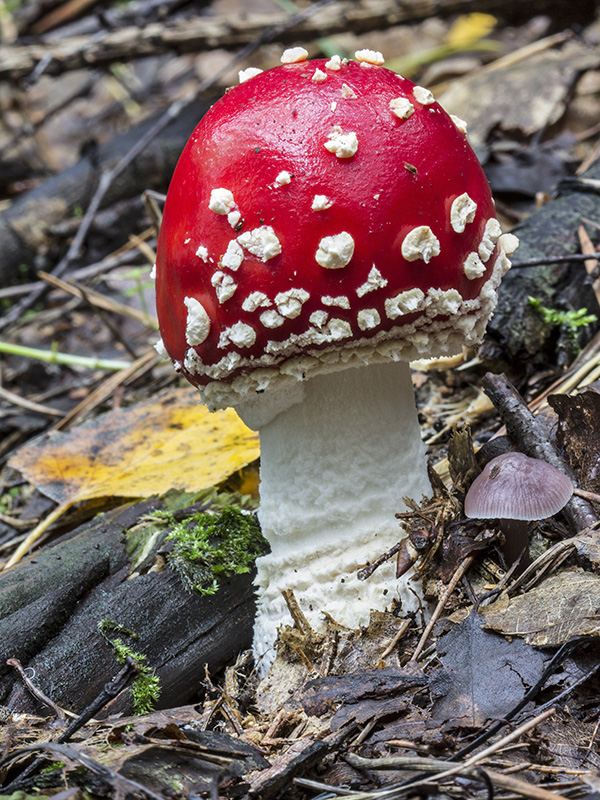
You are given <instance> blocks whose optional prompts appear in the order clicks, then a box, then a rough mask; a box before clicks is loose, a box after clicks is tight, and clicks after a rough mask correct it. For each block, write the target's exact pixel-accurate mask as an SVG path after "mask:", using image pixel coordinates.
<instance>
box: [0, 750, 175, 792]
mask: <svg viewBox="0 0 600 800" xmlns="http://www.w3.org/2000/svg"><path fill="white" fill-rule="evenodd" d="M40 752H41V753H49V754H50V755H51V756H52V757H53V758H54V760H57V761H71V762H72V763H74V764H80V765H81V766H82V767H85V769H87V770H88V771H89V772H91V773H92V774H94V775H96V776H97V777H98V778H99V779H100V780H102V781H105V782H106V783H108V784H109V785H110V786H112V787H113V789H114V795H113V796H114V797H125V795H126V794H128V793H130V794H133V795H135V796H139V795H141V796H142V797H148V798H150V800H165V798H164V795H159V794H156V792H153V791H152V789H149V788H148V787H147V786H143V785H142V784H141V783H138V782H137V781H134V780H131V779H130V778H126V777H125V776H124V775H121V774H120V773H119V772H116V771H115V770H113V769H111V768H110V767H107V766H105V765H104V764H100V762H98V761H96V760H94V759H93V758H90V756H88V755H86V754H85V753H83V752H82V751H81V750H79V749H77V748H76V747H73V746H69V745H66V744H61V743H59V742H42V743H38V744H32V745H29V746H28V747H21V748H19V749H18V750H15V751H13V752H12V753H11V754H10V755H9V756H7V757H6V758H4V759H3V760H2V761H1V762H0V767H9V766H10V765H11V764H13V763H14V762H15V761H18V760H20V759H22V758H23V756H27V755H33V754H36V753H40ZM38 763H39V760H37V761H35V762H34V764H38ZM27 777H28V776H27ZM25 785H27V782H26V778H25V777H23V775H21V776H19V777H18V778H17V779H16V780H14V781H13V782H12V783H10V784H9V785H8V786H4V787H3V789H4V791H9V792H12V791H16V790H17V789H18V788H19V787H20V786H25Z"/></svg>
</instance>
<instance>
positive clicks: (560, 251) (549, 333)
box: [486, 161, 600, 366]
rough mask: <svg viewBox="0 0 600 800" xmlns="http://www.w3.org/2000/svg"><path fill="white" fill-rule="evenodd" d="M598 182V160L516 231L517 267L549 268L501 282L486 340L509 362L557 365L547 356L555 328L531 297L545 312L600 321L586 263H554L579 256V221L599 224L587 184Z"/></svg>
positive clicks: (526, 270)
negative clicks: (584, 314) (583, 311)
mask: <svg viewBox="0 0 600 800" xmlns="http://www.w3.org/2000/svg"><path fill="white" fill-rule="evenodd" d="M599 179H600V161H596V162H595V163H594V164H593V165H592V166H591V167H590V168H589V169H588V170H587V171H586V172H585V173H583V175H581V177H580V179H579V180H575V181H574V182H569V183H566V184H565V187H564V188H563V189H561V190H560V191H559V194H558V195H557V196H556V197H555V198H554V199H553V200H551V201H550V202H548V203H547V204H546V205H545V206H542V208H540V209H539V211H536V212H535V213H534V214H532V215H531V216H530V217H529V218H528V219H527V220H525V221H524V222H522V223H520V224H519V225H517V226H516V227H515V228H514V230H513V232H514V234H515V235H516V236H518V237H519V240H520V246H519V249H518V250H517V252H516V254H515V256H514V259H513V260H514V262H515V263H518V262H521V261H530V260H533V259H539V258H548V264H545V265H542V266H538V267H523V268H519V267H514V268H513V269H511V270H510V271H509V272H508V274H507V275H505V277H504V279H503V280H502V283H501V285H500V290H499V292H498V305H497V306H496V311H495V312H494V316H493V317H492V319H491V321H490V323H489V325H488V328H487V334H486V336H487V338H488V339H489V340H490V342H491V343H492V344H496V345H497V348H498V350H499V352H500V353H501V354H502V356H503V357H504V358H506V359H508V360H509V361H512V360H515V361H517V360H518V361H521V360H522V361H529V362H531V363H538V364H544V365H546V366H547V364H548V363H552V361H553V360H556V356H555V354H552V355H551V356H550V357H549V349H550V350H552V349H553V329H552V327H551V326H549V325H548V324H547V323H546V322H544V320H543V318H542V316H541V314H539V313H538V312H537V311H536V310H535V309H534V308H533V307H532V306H531V304H530V303H529V299H528V298H529V297H535V298H537V299H539V300H541V304H542V305H543V306H546V307H547V308H559V309H562V310H571V309H579V308H587V310H588V311H589V312H590V313H593V314H596V316H598V317H599V318H600V307H599V306H598V302H597V300H596V296H595V294H594V290H593V286H592V283H591V280H590V278H589V277H588V275H587V273H586V270H585V266H584V264H583V263H581V262H579V263H570V264H569V263H568V262H567V263H565V262H561V263H559V262H554V263H552V257H553V256H561V257H562V256H567V255H572V254H573V253H579V252H580V245H579V238H578V235H577V228H578V226H579V224H580V223H581V219H582V218H587V219H596V218H597V217H598V213H599V209H600V193H599V192H598V191H597V190H596V191H590V190H589V189H590V188H591V187H590V186H589V185H586V184H585V182H584V180H594V181H597V180H599ZM592 333H593V331H592V329H591V328H590V330H589V332H588V333H587V334H586V336H587V337H588V338H589V337H590V336H591V334H592ZM554 338H555V337H554ZM586 341H587V339H586Z"/></svg>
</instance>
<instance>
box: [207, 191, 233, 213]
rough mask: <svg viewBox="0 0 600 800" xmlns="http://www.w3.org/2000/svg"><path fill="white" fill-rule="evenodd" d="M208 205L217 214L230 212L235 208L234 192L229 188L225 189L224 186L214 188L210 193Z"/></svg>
mask: <svg viewBox="0 0 600 800" xmlns="http://www.w3.org/2000/svg"><path fill="white" fill-rule="evenodd" d="M208 207H209V208H210V210H211V211H214V212H215V214H221V216H225V215H226V214H229V212H230V211H233V209H234V208H235V200H234V199H233V192H231V191H229V189H223V187H219V188H218V189H213V190H212V191H211V193H210V200H209V202H208Z"/></svg>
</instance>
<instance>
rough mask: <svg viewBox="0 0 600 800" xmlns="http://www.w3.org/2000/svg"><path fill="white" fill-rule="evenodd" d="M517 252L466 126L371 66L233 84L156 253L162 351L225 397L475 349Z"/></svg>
mask: <svg viewBox="0 0 600 800" xmlns="http://www.w3.org/2000/svg"><path fill="white" fill-rule="evenodd" d="M515 247H516V239H515V237H514V236H511V235H510V234H505V235H504V236H501V229H500V226H499V224H498V222H497V220H496V216H495V212H494V205H493V201H492V197H491V193H490V189H489V185H488V182H487V180H486V178H485V175H484V173H483V170H482V168H481V166H480V164H479V162H478V161H477V158H476V156H475V154H474V153H473V151H472V149H471V147H470V146H469V144H468V143H467V140H466V137H465V129H464V124H463V123H461V122H460V120H457V119H456V118H451V117H450V116H449V115H448V114H447V113H446V112H445V111H444V110H443V109H442V108H441V106H440V105H439V104H438V103H436V102H435V101H434V98H433V96H432V95H431V93H430V92H428V91H427V90H426V89H423V87H419V86H415V84H413V83H412V82H411V81H409V80H406V79H405V78H402V77H401V76H399V75H397V74H396V73H394V72H392V71H390V70H387V69H385V68H384V67H382V66H379V65H377V64H374V63H369V62H365V61H361V62H360V63H359V62H355V61H350V62H346V61H343V62H340V61H339V59H337V60H336V59H332V60H331V61H326V60H325V59H317V60H313V61H302V62H298V63H285V64H283V65H282V66H280V67H275V68H273V69H270V70H267V71H265V72H262V73H260V74H254V75H252V76H251V77H248V76H247V75H245V76H244V82H243V83H241V84H240V85H239V86H236V87H234V88H232V89H230V90H229V91H228V92H227V93H226V94H225V95H224V96H223V97H222V98H221V99H220V100H219V101H218V102H217V103H215V105H214V106H213V107H212V108H211V109H210V110H209V111H208V113H207V114H206V115H205V116H204V117H203V118H202V120H201V121H200V123H199V125H198V126H197V128H196V129H195V131H194V133H193V134H192V136H191V138H190V140H189V142H188V144H187V145H186V147H185V149H184V151H183V153H182V155H181V158H180V160H179V163H178V165H177V167H176V170H175V173H174V175H173V179H172V182H171V186H170V189H169V193H168V195H167V200H166V204H165V209H164V216H163V223H162V227H161V231H160V236H159V240H158V249H157V265H156V279H157V309H158V317H159V321H160V329H161V336H162V340H163V342H164V347H165V348H166V351H167V353H168V354H169V356H170V357H171V359H172V360H173V362H174V364H175V366H176V368H179V369H180V370H181V371H182V373H183V374H184V375H185V377H186V378H187V379H188V380H189V381H190V382H191V383H193V384H194V385H196V386H199V387H200V388H201V390H202V392H203V397H204V399H205V400H206V401H207V402H209V405H210V404H212V405H213V407H218V406H226V405H230V404H231V405H235V404H236V402H238V401H239V400H241V399H244V398H245V397H247V396H249V395H251V394H253V393H254V392H255V391H262V390H264V389H265V388H267V387H268V386H270V385H271V384H273V383H274V384H276V383H278V382H279V380H280V378H282V377H283V376H287V380H289V376H293V377H294V378H295V379H303V378H305V377H308V376H310V375H312V374H315V373H318V372H323V371H329V370H334V369H340V368H343V367H345V366H350V365H352V364H359V363H360V364H362V363H369V362H373V361H383V360H389V359H393V360H397V359H404V360H411V359H414V358H423V357H437V356H442V355H450V354H453V353H457V352H459V351H460V349H461V347H462V346H463V344H471V343H475V342H477V341H478V340H479V339H480V338H481V336H482V334H483V331H484V328H485V324H486V322H487V319H488V318H489V316H490V315H491V312H492V310H493V308H494V306H495V302H496V289H497V286H498V284H499V282H500V279H501V277H502V275H503V274H504V272H505V271H506V270H507V269H508V267H509V266H510V262H509V261H508V258H507V255H510V254H511V252H512V251H513V250H514V249H515Z"/></svg>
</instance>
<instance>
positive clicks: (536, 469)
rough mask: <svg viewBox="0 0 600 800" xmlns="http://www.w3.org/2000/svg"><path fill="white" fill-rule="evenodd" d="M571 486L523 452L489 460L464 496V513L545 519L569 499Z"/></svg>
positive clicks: (495, 516) (557, 473)
mask: <svg viewBox="0 0 600 800" xmlns="http://www.w3.org/2000/svg"><path fill="white" fill-rule="evenodd" d="M572 494H573V485H572V484H571V481H570V480H569V478H568V477H567V476H566V475H565V474H564V473H563V472H561V471H560V470H558V469H556V467H553V466H552V465H551V464H548V463H546V462H545V461H541V460H540V459H538V458H530V457H529V456H526V455H524V454H523V453H503V454H502V455H501V456H497V457H496V458H493V459H492V460H491V461H489V462H488V463H487V464H486V465H485V467H484V469H483V471H482V472H481V473H480V474H479V475H478V476H477V477H476V478H475V480H474V481H473V483H472V484H471V486H470V488H469V491H468V492H467V496H466V497H465V515H466V516H467V517H475V518H477V519H522V520H534V519H545V518H546V517H551V516H552V515H553V514H557V513H558V512H559V511H560V510H561V508H563V507H564V506H565V505H566V504H567V503H568V502H569V500H570V498H571V495H572Z"/></svg>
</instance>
